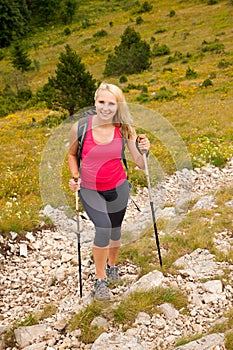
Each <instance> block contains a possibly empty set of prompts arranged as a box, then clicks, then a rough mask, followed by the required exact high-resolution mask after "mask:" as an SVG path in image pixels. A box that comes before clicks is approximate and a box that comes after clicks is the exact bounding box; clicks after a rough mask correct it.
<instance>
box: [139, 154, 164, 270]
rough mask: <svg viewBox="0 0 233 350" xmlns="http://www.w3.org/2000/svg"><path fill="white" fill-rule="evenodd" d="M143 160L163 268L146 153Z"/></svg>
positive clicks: (160, 261)
mask: <svg viewBox="0 0 233 350" xmlns="http://www.w3.org/2000/svg"><path fill="white" fill-rule="evenodd" d="M143 160H144V165H145V173H146V179H147V185H148V195H149V201H150V207H151V215H152V220H153V226H154V233H155V240H156V245H157V249H158V255H159V263H160V266H161V267H162V256H161V252H160V246H159V236H158V231H157V226H156V220H155V211H154V203H153V200H152V195H151V184H150V176H149V170H148V163H147V157H146V153H145V152H144V153H143Z"/></svg>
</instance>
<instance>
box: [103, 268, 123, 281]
mask: <svg viewBox="0 0 233 350" xmlns="http://www.w3.org/2000/svg"><path fill="white" fill-rule="evenodd" d="M106 275H107V277H108V279H109V281H110V282H115V281H118V280H119V279H120V276H119V272H118V267H117V266H109V265H107V266H106Z"/></svg>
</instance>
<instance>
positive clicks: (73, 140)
mask: <svg viewBox="0 0 233 350" xmlns="http://www.w3.org/2000/svg"><path fill="white" fill-rule="evenodd" d="M77 130H78V122H77V123H75V124H73V126H72V128H71V130H70V146H69V150H68V166H69V169H70V172H71V175H72V179H71V180H70V181H69V187H70V189H71V190H73V191H77V190H78V189H79V184H80V181H78V179H79V170H78V161H77V152H78V138H77Z"/></svg>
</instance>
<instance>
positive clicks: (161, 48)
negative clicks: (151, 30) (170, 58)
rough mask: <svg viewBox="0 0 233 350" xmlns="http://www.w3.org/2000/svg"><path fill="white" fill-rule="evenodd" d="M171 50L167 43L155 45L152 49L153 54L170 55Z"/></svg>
mask: <svg viewBox="0 0 233 350" xmlns="http://www.w3.org/2000/svg"><path fill="white" fill-rule="evenodd" d="M170 52H171V50H170V49H169V47H168V46H167V45H166V44H162V45H154V47H153V49H152V54H153V56H165V55H169V54H170Z"/></svg>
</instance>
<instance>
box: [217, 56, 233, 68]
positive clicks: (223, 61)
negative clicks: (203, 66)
mask: <svg viewBox="0 0 233 350" xmlns="http://www.w3.org/2000/svg"><path fill="white" fill-rule="evenodd" d="M231 65H232V64H231V62H229V61H227V60H226V59H225V58H223V59H221V60H220V61H219V63H218V68H227V67H229V66H231Z"/></svg>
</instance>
